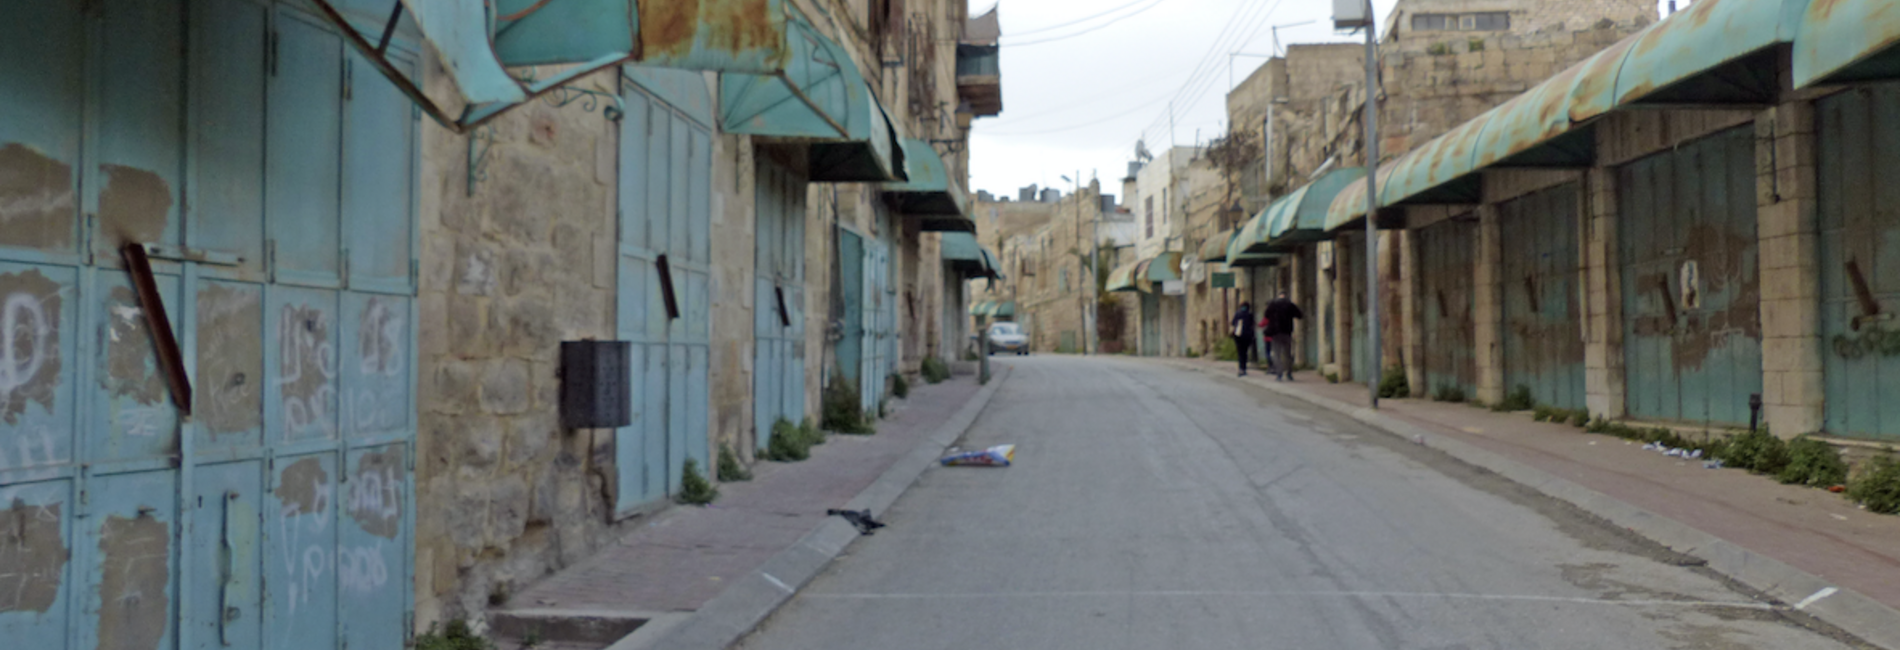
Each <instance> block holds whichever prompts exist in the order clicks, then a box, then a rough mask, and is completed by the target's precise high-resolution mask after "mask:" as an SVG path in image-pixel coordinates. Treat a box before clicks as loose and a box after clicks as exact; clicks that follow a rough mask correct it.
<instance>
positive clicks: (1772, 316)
mask: <svg viewBox="0 0 1900 650" xmlns="http://www.w3.org/2000/svg"><path fill="white" fill-rule="evenodd" d="M1755 135H1756V141H1755V151H1756V161H1757V164H1756V179H1755V187H1756V189H1757V191H1756V195H1757V197H1758V210H1759V211H1758V213H1757V216H1756V219H1757V222H1756V224H1757V228H1756V236H1757V237H1758V238H1759V242H1760V243H1759V248H1758V249H1757V251H1758V253H1757V254H1758V257H1757V268H1758V269H1759V270H1760V273H1761V277H1762V283H1761V326H1762V327H1761V335H1762V341H1761V343H1762V404H1763V405H1762V410H1763V415H1764V417H1765V418H1766V420H1767V422H1768V427H1769V430H1771V431H1774V432H1775V433H1776V434H1777V435H1780V436H1783V437H1789V436H1794V435H1798V434H1803V433H1815V432H1818V431H1820V430H1821V427H1822V425H1823V420H1824V415H1825V408H1824V406H1825V403H1826V394H1825V384H1824V382H1823V381H1822V376H1821V372H1822V367H1823V354H1824V352H1823V348H1822V343H1821V341H1822V337H1821V323H1820V314H1821V269H1820V262H1819V259H1818V257H1819V255H1820V250H1821V248H1820V219H1819V216H1818V215H1817V214H1816V192H1817V190H1818V189H1819V188H1818V186H1817V181H1816V178H1815V171H1816V168H1815V146H1816V140H1817V136H1816V134H1815V120H1814V105H1813V104H1812V103H1811V102H1807V101H1789V102H1785V103H1782V104H1780V105H1778V106H1775V107H1774V108H1770V109H1768V110H1767V111H1766V112H1764V113H1762V115H1761V118H1760V119H1758V120H1756V122H1755ZM1775 279H1780V281H1771V280H1775Z"/></svg>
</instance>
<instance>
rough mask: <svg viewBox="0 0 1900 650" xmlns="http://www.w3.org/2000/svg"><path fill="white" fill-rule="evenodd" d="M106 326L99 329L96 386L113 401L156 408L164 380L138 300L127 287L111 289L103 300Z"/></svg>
mask: <svg viewBox="0 0 1900 650" xmlns="http://www.w3.org/2000/svg"><path fill="white" fill-rule="evenodd" d="M106 314H107V323H106V324H105V326H104V327H102V328H100V330H101V331H100V336H101V337H103V338H104V339H105V340H104V341H101V347H103V348H104V349H105V351H106V374H105V376H104V377H101V378H100V380H99V382H100V384H101V386H102V387H104V388H105V389H106V390H107V391H108V392H110V393H111V394H112V395H113V396H115V397H130V398H132V399H133V400H136V401H138V403H140V404H157V403H158V402H159V400H161V399H164V397H165V378H164V377H161V376H159V373H158V367H157V365H158V364H157V357H156V356H155V355H154V353H153V351H152V333H151V330H149V329H147V328H146V327H145V318H144V312H142V311H140V309H139V300H138V296H135V295H133V294H132V290H131V289H130V288H127V287H113V288H112V292H111V293H110V295H109V297H108V298H107V299H106Z"/></svg>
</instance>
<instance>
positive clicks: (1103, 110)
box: [970, 0, 1686, 197]
mask: <svg viewBox="0 0 1900 650" xmlns="http://www.w3.org/2000/svg"><path fill="white" fill-rule="evenodd" d="M1396 2H1397V0H1373V4H1374V7H1375V8H1376V11H1377V13H1378V15H1379V16H1380V17H1381V18H1383V17H1384V16H1385V15H1386V14H1387V13H1388V12H1390V11H1391V10H1392V5H1393V4H1395V3H1396ZM1332 4H1333V3H1332V2H1331V1H1330V0H1021V1H1018V2H1006V3H1003V5H1002V8H1001V11H1000V12H999V14H1000V15H999V17H1000V18H1001V19H1002V27H1003V37H1002V44H1003V51H1002V72H1003V113H1002V114H1001V115H998V116H996V117H986V118H979V119H977V120H976V121H975V122H974V126H973V128H972V130H971V132H970V150H971V154H972V158H971V162H970V190H971V191H972V192H973V193H974V192H975V191H976V190H989V191H990V192H993V193H998V194H1002V195H1007V196H1011V197H1014V196H1015V195H1016V188H1019V187H1023V186H1026V185H1029V184H1031V183H1034V184H1037V185H1041V186H1044V187H1056V188H1059V189H1061V190H1062V191H1063V192H1065V193H1066V192H1068V191H1069V183H1068V182H1066V181H1063V180H1062V176H1063V175H1068V176H1071V177H1074V176H1075V175H1076V172H1077V171H1078V170H1079V171H1080V172H1081V177H1080V178H1077V179H1076V180H1078V181H1080V182H1081V183H1084V184H1086V183H1087V182H1088V180H1089V179H1090V178H1093V177H1097V176H1099V177H1100V178H1101V179H1103V188H1102V189H1103V191H1105V192H1108V193H1111V194H1114V193H1119V192H1120V191H1121V185H1120V179H1121V177H1122V175H1123V174H1124V173H1126V172H1127V165H1128V161H1129V160H1131V159H1132V157H1133V154H1134V150H1135V141H1136V140H1137V139H1141V138H1143V137H1144V135H1145V137H1146V139H1147V144H1148V149H1149V150H1150V151H1153V152H1155V153H1160V152H1161V151H1162V150H1164V149H1165V148H1166V147H1167V146H1168V145H1169V143H1170V142H1172V143H1174V144H1179V145H1190V144H1193V143H1194V142H1195V140H1196V138H1197V137H1198V138H1200V139H1201V140H1206V139H1209V138H1211V137H1214V136H1215V135H1217V134H1219V133H1220V132H1222V131H1223V130H1225V128H1226V117H1227V108H1226V95H1227V91H1228V90H1229V89H1230V88H1232V84H1235V83H1239V82H1240V81H1241V80H1243V79H1246V77H1247V75H1248V74H1250V73H1252V72H1253V70H1254V69H1255V68H1256V67H1258V66H1259V65H1260V64H1261V63H1263V62H1264V61H1265V60H1266V59H1265V58H1264V57H1261V56H1236V57H1232V58H1231V60H1232V76H1231V78H1230V76H1229V60H1230V57H1229V56H1228V55H1229V53H1232V52H1244V53H1248V54H1260V55H1265V54H1270V53H1272V51H1273V49H1274V40H1275V39H1274V31H1275V30H1274V27H1275V26H1282V27H1280V28H1279V30H1278V37H1279V38H1278V40H1279V43H1280V45H1281V47H1284V46H1285V45H1286V44H1289V43H1321V42H1340V41H1355V40H1362V37H1360V36H1356V35H1347V34H1335V33H1334V32H1333V29H1332V21H1331V16H1332ZM1684 5H1685V6H1686V3H1684ZM994 6H996V0H970V15H972V16H976V15H980V14H982V13H983V12H985V11H989V9H990V8H991V7H994ZM1091 16H1094V18H1091ZM1309 21H1310V22H1309ZM1072 22H1073V23H1074V24H1066V23H1072ZM1300 23H1306V24H1300ZM1065 24H1066V25H1065ZM1171 102H1172V103H1173V104H1174V110H1173V111H1172V113H1173V120H1172V121H1173V129H1172V133H1170V129H1169V121H1170V120H1169V114H1170V111H1169V105H1170V103H1171Z"/></svg>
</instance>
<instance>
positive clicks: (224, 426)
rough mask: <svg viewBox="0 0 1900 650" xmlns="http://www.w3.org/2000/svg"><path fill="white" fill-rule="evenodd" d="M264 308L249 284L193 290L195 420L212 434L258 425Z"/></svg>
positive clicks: (234, 431)
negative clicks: (195, 306)
mask: <svg viewBox="0 0 1900 650" xmlns="http://www.w3.org/2000/svg"><path fill="white" fill-rule="evenodd" d="M263 321H264V309H263V304H262V296H261V294H260V293H259V292H258V291H257V290H255V289H249V288H244V289H238V288H231V287H226V286H223V285H220V284H216V283H209V284H206V285H205V287H204V288H202V289H199V290H198V362H197V363H198V390H197V391H196V394H195V395H194V397H195V399H196V400H197V407H196V408H195V409H194V410H195V411H197V413H198V418H199V422H201V423H203V424H204V426H205V429H206V430H207V431H210V432H211V433H212V434H214V435H215V434H221V433H239V432H244V431H251V430H254V429H256V428H257V427H258V425H261V424H263V421H264V412H263V407H262V405H263V400H262V398H261V394H260V393H259V392H258V387H259V386H261V385H262V382H261V381H259V380H260V378H262V377H263V376H264V340H263V335H262V330H263V327H264V322H263Z"/></svg>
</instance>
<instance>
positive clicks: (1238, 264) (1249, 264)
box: [1227, 253, 1280, 269]
mask: <svg viewBox="0 0 1900 650" xmlns="http://www.w3.org/2000/svg"><path fill="white" fill-rule="evenodd" d="M1279 263H1280V254H1279V253H1241V254H1240V256H1239V257H1235V258H1233V259H1230V260H1227V265H1228V266H1231V267H1234V268H1237V269H1246V268H1253V267H1260V266H1274V265H1277V264H1279Z"/></svg>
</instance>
